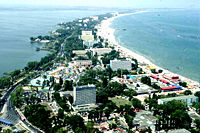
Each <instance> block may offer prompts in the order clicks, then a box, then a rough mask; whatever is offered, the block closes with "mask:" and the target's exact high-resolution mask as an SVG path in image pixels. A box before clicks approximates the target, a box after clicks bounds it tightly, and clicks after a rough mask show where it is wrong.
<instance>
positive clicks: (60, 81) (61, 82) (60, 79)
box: [59, 77, 63, 86]
mask: <svg viewBox="0 0 200 133" xmlns="http://www.w3.org/2000/svg"><path fill="white" fill-rule="evenodd" d="M59 84H60V85H61V86H62V85H63V79H62V77H60V78H59Z"/></svg>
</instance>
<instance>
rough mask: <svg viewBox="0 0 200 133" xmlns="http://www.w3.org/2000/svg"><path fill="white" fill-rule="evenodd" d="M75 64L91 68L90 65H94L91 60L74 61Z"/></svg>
mask: <svg viewBox="0 0 200 133" xmlns="http://www.w3.org/2000/svg"><path fill="white" fill-rule="evenodd" d="M74 64H75V65H76V66H89V65H92V61H91V60H76V61H74Z"/></svg>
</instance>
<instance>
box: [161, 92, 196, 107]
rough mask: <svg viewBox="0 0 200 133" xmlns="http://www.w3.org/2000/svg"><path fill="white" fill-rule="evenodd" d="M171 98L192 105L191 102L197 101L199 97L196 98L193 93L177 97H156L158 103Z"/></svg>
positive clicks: (165, 101)
mask: <svg viewBox="0 0 200 133" xmlns="http://www.w3.org/2000/svg"><path fill="white" fill-rule="evenodd" d="M172 100H177V101H181V102H185V104H186V105H187V106H192V103H193V102H195V103H197V102H198V100H199V99H198V97H196V96H194V95H188V96H178V97H171V98H163V99H158V104H164V103H167V102H169V101H172Z"/></svg>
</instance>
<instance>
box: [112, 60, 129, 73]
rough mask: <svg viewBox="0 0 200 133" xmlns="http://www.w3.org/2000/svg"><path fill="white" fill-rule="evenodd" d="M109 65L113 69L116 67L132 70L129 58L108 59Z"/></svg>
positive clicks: (116, 68)
mask: <svg viewBox="0 0 200 133" xmlns="http://www.w3.org/2000/svg"><path fill="white" fill-rule="evenodd" d="M110 67H111V69H112V70H113V71H116V70H118V69H122V70H129V71H130V70H132V65H131V61H129V60H116V59H115V60H111V61H110Z"/></svg>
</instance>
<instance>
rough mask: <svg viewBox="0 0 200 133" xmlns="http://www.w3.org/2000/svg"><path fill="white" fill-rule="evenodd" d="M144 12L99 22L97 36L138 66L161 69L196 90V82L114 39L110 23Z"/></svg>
mask: <svg viewBox="0 0 200 133" xmlns="http://www.w3.org/2000/svg"><path fill="white" fill-rule="evenodd" d="M146 12H149V11H136V12H134V13H126V14H120V15H117V16H115V17H111V18H109V19H106V20H103V21H102V22H101V24H100V25H98V33H97V35H99V36H102V37H103V38H104V39H108V42H109V44H110V45H111V46H114V48H115V50H118V51H120V52H121V53H123V54H125V55H127V56H128V57H130V58H135V59H137V60H138V62H139V64H147V65H149V66H153V67H155V68H156V69H162V70H163V73H170V74H172V75H176V76H179V78H180V79H181V81H185V82H187V83H189V84H190V85H194V86H197V88H198V85H199V83H198V81H195V80H192V79H190V78H187V77H184V76H182V75H180V74H177V73H174V72H171V71H169V70H167V69H164V68H162V67H160V66H158V65H156V64H154V63H152V62H151V61H150V60H149V59H147V58H145V57H144V56H142V55H140V54H138V53H136V52H134V51H132V50H130V49H128V48H126V47H124V46H122V45H120V44H119V42H117V40H116V37H115V35H114V33H115V29H113V28H111V27H110V25H111V24H112V21H113V20H115V19H116V18H119V17H122V16H127V15H133V14H139V13H146Z"/></svg>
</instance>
